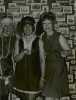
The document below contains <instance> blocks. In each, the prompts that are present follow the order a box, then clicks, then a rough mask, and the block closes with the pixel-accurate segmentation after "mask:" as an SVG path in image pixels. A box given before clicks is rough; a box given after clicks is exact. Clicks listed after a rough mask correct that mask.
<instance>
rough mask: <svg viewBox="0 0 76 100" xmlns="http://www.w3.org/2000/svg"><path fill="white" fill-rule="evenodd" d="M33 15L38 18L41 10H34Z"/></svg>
mask: <svg viewBox="0 0 76 100" xmlns="http://www.w3.org/2000/svg"><path fill="white" fill-rule="evenodd" d="M32 16H33V17H34V18H35V19H38V18H39V17H40V11H33V12H32Z"/></svg>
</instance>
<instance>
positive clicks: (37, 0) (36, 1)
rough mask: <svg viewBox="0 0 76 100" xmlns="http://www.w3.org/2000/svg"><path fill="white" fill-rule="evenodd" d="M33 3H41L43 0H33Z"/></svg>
mask: <svg viewBox="0 0 76 100" xmlns="http://www.w3.org/2000/svg"><path fill="white" fill-rule="evenodd" d="M32 2H33V3H41V0H32Z"/></svg>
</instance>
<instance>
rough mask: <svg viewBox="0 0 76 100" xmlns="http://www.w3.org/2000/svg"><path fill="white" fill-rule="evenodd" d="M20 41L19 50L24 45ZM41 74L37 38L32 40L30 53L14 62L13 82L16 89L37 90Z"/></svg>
mask: <svg viewBox="0 0 76 100" xmlns="http://www.w3.org/2000/svg"><path fill="white" fill-rule="evenodd" d="M22 44H23V43H22V41H21V40H20V41H19V52H21V51H22V50H21V49H23V48H24V47H23V45H22ZM40 76H41V68H40V56H39V39H38V38H36V39H35V40H34V41H33V42H32V50H31V54H30V55H29V54H25V56H24V57H23V58H22V59H21V60H20V61H19V62H17V64H16V69H15V83H14V86H15V87H16V88H17V89H20V90H24V91H38V90H40V88H39V81H40Z"/></svg>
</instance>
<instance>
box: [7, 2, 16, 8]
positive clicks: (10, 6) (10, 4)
mask: <svg viewBox="0 0 76 100" xmlns="http://www.w3.org/2000/svg"><path fill="white" fill-rule="evenodd" d="M16 6H17V5H16V3H8V8H14V7H16Z"/></svg>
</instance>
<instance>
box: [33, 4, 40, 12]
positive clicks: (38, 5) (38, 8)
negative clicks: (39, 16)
mask: <svg viewBox="0 0 76 100" xmlns="http://www.w3.org/2000/svg"><path fill="white" fill-rule="evenodd" d="M31 10H32V11H40V10H41V3H32V4H31Z"/></svg>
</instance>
